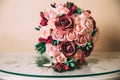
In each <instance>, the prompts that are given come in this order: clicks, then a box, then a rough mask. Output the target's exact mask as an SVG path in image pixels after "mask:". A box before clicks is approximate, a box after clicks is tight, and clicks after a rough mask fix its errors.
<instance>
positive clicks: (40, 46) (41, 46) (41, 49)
mask: <svg viewBox="0 0 120 80" xmlns="http://www.w3.org/2000/svg"><path fill="white" fill-rule="evenodd" d="M35 47H36V50H37V51H38V52H40V53H41V54H43V53H44V52H45V51H46V43H45V42H41V43H38V44H36V45H35Z"/></svg>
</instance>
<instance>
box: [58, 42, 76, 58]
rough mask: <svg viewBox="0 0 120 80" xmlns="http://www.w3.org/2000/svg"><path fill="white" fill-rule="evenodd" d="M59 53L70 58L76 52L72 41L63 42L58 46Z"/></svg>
mask: <svg viewBox="0 0 120 80" xmlns="http://www.w3.org/2000/svg"><path fill="white" fill-rule="evenodd" d="M59 49H60V52H62V53H63V54H64V55H65V56H66V57H71V56H73V55H74V54H75V52H76V47H75V43H74V42H72V41H63V42H61V44H60V45H59Z"/></svg>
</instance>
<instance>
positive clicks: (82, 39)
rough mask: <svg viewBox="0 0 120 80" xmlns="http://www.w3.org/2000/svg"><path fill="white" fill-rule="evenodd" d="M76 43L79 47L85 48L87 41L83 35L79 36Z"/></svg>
mask: <svg viewBox="0 0 120 80" xmlns="http://www.w3.org/2000/svg"><path fill="white" fill-rule="evenodd" d="M75 43H76V44H77V45H79V46H82V47H84V46H85V45H86V43H87V39H86V37H85V36H83V35H78V39H77V40H76V41H75Z"/></svg>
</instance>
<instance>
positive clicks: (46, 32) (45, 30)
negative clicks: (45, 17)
mask: <svg viewBox="0 0 120 80" xmlns="http://www.w3.org/2000/svg"><path fill="white" fill-rule="evenodd" d="M39 32H40V37H42V38H45V39H47V38H48V36H50V34H51V30H50V28H46V27H41V28H40V31H39Z"/></svg>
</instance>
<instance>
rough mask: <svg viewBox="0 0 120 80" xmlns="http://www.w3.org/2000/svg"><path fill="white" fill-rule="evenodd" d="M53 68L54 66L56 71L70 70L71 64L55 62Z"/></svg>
mask: <svg viewBox="0 0 120 80" xmlns="http://www.w3.org/2000/svg"><path fill="white" fill-rule="evenodd" d="M53 68H54V70H55V71H58V72H62V71H68V70H69V66H68V65H66V64H64V63H55V65H54V67H53Z"/></svg>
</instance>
